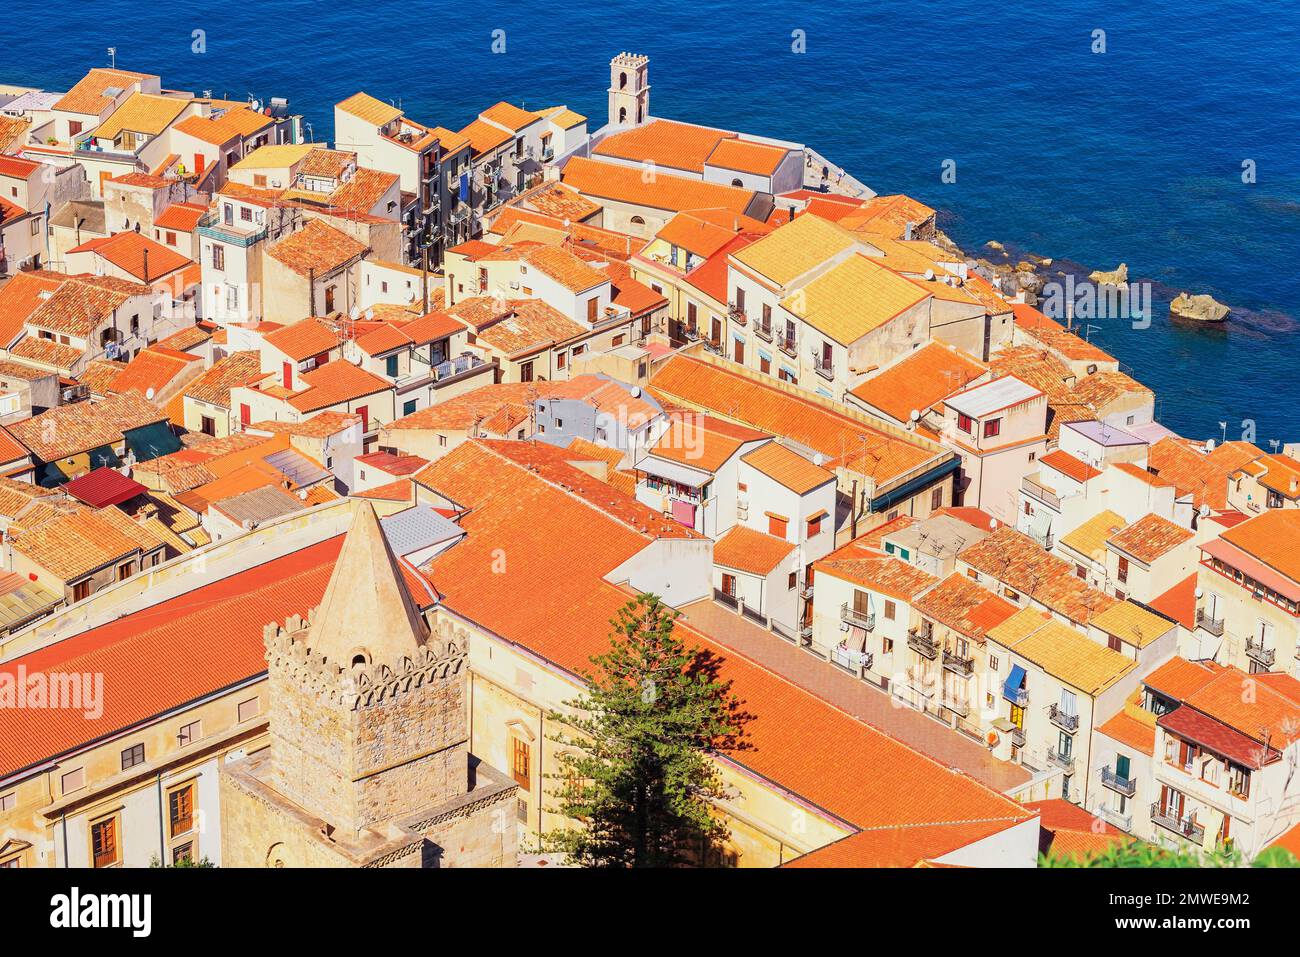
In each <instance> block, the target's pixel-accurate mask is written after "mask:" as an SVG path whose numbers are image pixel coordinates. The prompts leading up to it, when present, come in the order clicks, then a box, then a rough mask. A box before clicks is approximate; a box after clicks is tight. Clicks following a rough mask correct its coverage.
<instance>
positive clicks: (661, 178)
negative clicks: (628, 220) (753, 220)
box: [564, 156, 754, 213]
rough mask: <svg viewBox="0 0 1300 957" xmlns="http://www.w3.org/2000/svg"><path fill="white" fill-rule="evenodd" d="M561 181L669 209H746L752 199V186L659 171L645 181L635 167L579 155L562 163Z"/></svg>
mask: <svg viewBox="0 0 1300 957" xmlns="http://www.w3.org/2000/svg"><path fill="white" fill-rule="evenodd" d="M564 183H565V184H566V185H568V186H571V187H573V188H574V189H576V190H578V192H580V193H582V194H584V195H586V196H595V197H597V198H599V199H608V200H613V201H615V202H621V203H629V204H631V205H634V206H648V207H651V208H653V209H662V210H667V211H670V212H681V211H682V210H684V209H713V208H719V209H726V210H728V211H729V212H733V213H745V212H748V210H749V207H750V204H751V203H753V201H754V193H753V192H752V191H751V190H747V189H740V188H738V187H735V186H722V185H721V184H718V183H705V182H703V181H701V180H697V179H687V178H686V177H684V176H673V175H672V174H670V173H662V172H660V173H656V174H655V176H654V178H653V179H652V180H650V181H649V182H646V180H645V178H644V177H643V176H642V171H641V170H639V169H637V168H635V167H631V166H620V165H618V164H616V163H603V162H601V161H600V160H593V159H587V158H586V157H582V156H575V157H574V158H573V159H571V160H569V162H568V163H566V164H565V166H564Z"/></svg>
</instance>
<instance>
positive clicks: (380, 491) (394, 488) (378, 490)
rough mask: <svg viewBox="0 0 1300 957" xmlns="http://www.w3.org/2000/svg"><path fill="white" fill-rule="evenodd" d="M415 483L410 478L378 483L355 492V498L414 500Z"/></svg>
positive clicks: (397, 500)
mask: <svg viewBox="0 0 1300 957" xmlns="http://www.w3.org/2000/svg"><path fill="white" fill-rule="evenodd" d="M414 493H415V483H414V482H412V481H411V480H410V479H409V478H404V479H398V480H397V481H396V482H389V483H388V484H387V485H377V486H375V487H374V488H369V489H366V490H365V491H364V492H355V493H353V495H354V497H355V498H370V499H383V500H384V501H387V502H413V501H414V500H415V496H414Z"/></svg>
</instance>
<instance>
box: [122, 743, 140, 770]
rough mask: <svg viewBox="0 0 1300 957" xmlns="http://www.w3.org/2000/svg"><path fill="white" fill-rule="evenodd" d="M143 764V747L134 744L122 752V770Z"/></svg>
mask: <svg viewBox="0 0 1300 957" xmlns="http://www.w3.org/2000/svg"><path fill="white" fill-rule="evenodd" d="M137 764H144V745H143V744H135V745H132V746H131V747H129V748H127V749H126V750H125V751H123V752H122V770H123V771H125V770H126V769H127V768H133V767H135V766H136V765H137Z"/></svg>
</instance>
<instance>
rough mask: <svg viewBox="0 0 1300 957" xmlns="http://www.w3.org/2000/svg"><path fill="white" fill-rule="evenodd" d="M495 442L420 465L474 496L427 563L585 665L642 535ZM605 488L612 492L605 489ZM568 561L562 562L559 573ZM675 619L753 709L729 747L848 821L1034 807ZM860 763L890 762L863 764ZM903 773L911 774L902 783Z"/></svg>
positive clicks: (877, 824)
mask: <svg viewBox="0 0 1300 957" xmlns="http://www.w3.org/2000/svg"><path fill="white" fill-rule="evenodd" d="M491 445H492V448H488V447H487V446H486V445H485V444H484V443H479V442H469V443H465V444H463V445H461V446H459V447H458V448H456V449H454V450H453V451H452V452H450V453H449V454H448V455H446V456H445V457H443V458H442V459H440V460H439V461H437V462H435V463H433V464H432V465H430V466H429V468H428V469H426V470H425V472H424V473H422V481H424V480H426V479H427V480H428V482H429V484H430V485H431V486H432V487H434V488H436V489H437V490H438V491H439V492H440V493H442V494H443V495H445V496H446V497H447V498H449V499H450V500H452V501H454V502H456V503H457V504H458V505H460V506H462V507H464V508H466V509H468V512H467V513H466V514H465V515H464V517H463V518H462V519H461V522H460V525H461V527H462V528H463V529H464V530H465V531H466V533H467V535H466V537H465V539H464V540H462V541H461V542H460V543H459V544H457V545H456V546H455V547H454V548H450V549H448V550H447V551H445V552H443V553H442V554H440V555H439V556H437V557H436V558H435V559H433V560H432V561H431V562H430V563H429V565H428V566H427V569H428V573H429V576H430V578H431V579H432V581H433V582H434V584H435V586H436V587H437V588H438V590H439V592H440V593H441V594H442V595H443V600H444V603H445V604H446V605H447V606H448V607H449V608H450V609H451V610H452V611H453V612H454V613H455V614H457V615H459V616H461V617H464V618H466V619H469V620H470V621H473V622H476V623H478V624H479V625H480V626H482V627H483V628H486V629H488V630H490V631H491V632H492V633H494V634H495V635H497V636H499V638H500V640H502V641H504V642H508V643H513V644H517V645H519V646H521V647H523V648H525V649H527V650H528V651H529V652H530V653H531V654H533V655H536V656H539V657H541V658H543V659H545V660H547V661H549V662H552V663H553V664H555V665H556V666H558V667H559V668H562V669H565V670H567V671H570V672H577V671H580V670H582V669H585V668H587V667H589V658H590V656H591V655H593V654H597V653H600V652H603V651H605V650H607V649H608V647H609V636H608V631H609V626H608V624H607V623H608V621H609V619H610V618H611V617H613V615H614V614H615V612H616V611H617V609H618V608H620V607H621V606H623V605H624V604H625V603H626V602H627V600H628V597H629V596H628V594H627V593H626V592H625V591H623V590H621V589H619V588H616V587H614V586H613V585H610V584H608V583H607V582H605V581H603V580H602V578H603V576H605V575H608V574H609V573H610V572H611V571H613V570H614V569H615V568H618V567H620V566H622V565H624V564H625V563H626V562H627V561H628V560H629V559H630V558H631V557H632V556H634V555H636V554H638V553H639V552H640V551H641V550H642V549H643V548H644V547H645V544H646V538H645V537H644V536H643V535H641V534H639V533H637V532H636V531H634V530H633V529H632V528H630V527H628V526H627V525H626V524H624V523H622V522H619V521H617V520H614V519H611V517H610V516H609V515H608V513H607V512H605V511H604V510H603V509H602V508H599V507H596V506H590V507H587V506H588V505H589V503H584V501H583V500H582V499H580V498H578V497H576V496H574V495H572V494H570V493H568V492H566V490H565V489H563V488H562V487H560V486H558V485H556V484H555V483H554V482H552V481H548V480H547V479H545V478H544V477H543V476H540V475H538V474H537V473H535V472H530V471H529V470H528V469H527V468H524V467H522V466H521V465H519V464H517V463H515V462H512V461H510V460H508V459H506V458H504V456H502V455H501V454H500V453H499V450H501V449H505V448H508V447H510V446H517V447H527V446H528V443H518V442H511V443H507V442H502V443H491ZM559 452H560V454H562V450H559ZM568 468H570V469H571V468H572V467H568ZM573 471H576V470H573ZM502 489H509V494H508V495H503V494H501V493H502ZM610 494H616V493H611V492H610V491H609V490H607V489H606V490H605V491H604V492H603V495H604V496H606V497H608V496H609V495H610ZM573 541H582V542H584V543H586V545H585V546H584V548H583V549H581V550H580V551H577V552H575V551H573V549H571V548H569V547H568V546H567V544H566V543H570V542H573ZM501 548H505V549H507V550H508V552H509V554H510V555H511V556H512V557H511V560H510V561H509V562H508V563H506V565H505V567H504V568H502V567H501V564H500V563H499V562H498V563H497V567H496V569H495V571H494V569H493V565H492V557H491V556H492V554H493V550H494V549H501ZM560 565H562V566H563V567H564V569H565V574H563V575H556V574H554V573H553V571H554V569H555V568H556V567H559V566H560ZM497 572H499V574H497ZM501 594H527V595H528V596H529V600H528V601H518V602H503V601H501V600H500V595H501ZM677 627H678V628H679V629H680V630H681V633H682V637H683V638H684V639H685V640H686V642H687V644H688V646H692V647H699V648H701V649H702V650H704V651H706V652H711V653H713V654H714V655H715V656H716V657H717V659H718V661H719V677H720V679H721V680H729V681H731V682H732V691H733V692H734V693H735V694H736V695H737V696H738V697H739V698H740V699H742V700H743V701H744V702H745V707H746V710H748V711H750V712H752V713H754V714H755V720H754V721H753V722H751V723H750V725H749V726H748V727H747V729H746V738H747V741H748V743H749V744H750V745H751V747H750V749H749V750H747V751H744V752H740V753H739V754H737V755H734V756H732V758H731V760H732V761H735V762H738V763H739V764H741V765H742V766H744V767H746V768H747V769H749V770H750V771H752V772H754V773H756V774H758V775H761V776H763V777H765V778H767V779H768V780H770V781H774V782H776V783H777V784H778V785H779V786H781V787H783V788H787V789H789V790H790V791H792V792H794V793H795V794H797V795H799V796H800V797H801V798H802V799H803V800H805V801H807V802H810V803H811V804H812V805H814V806H816V807H819V808H822V809H824V811H825V812H828V813H829V814H831V815H834V816H836V817H838V818H840V819H841V820H843V821H845V822H849V825H850V826H856V827H863V828H885V827H897V826H901V825H921V824H927V825H944V824H952V825H958V824H961V823H969V822H971V821H979V822H984V823H988V824H989V825H990V827H991V828H992V829H993V831H996V830H997V829H998V828H997V827H996V826H994V825H993V822H994V821H1002V822H1003V824H1002V827H1009V826H1011V825H1012V824H1014V823H1016V822H1017V821H1022V820H1028V819H1030V818H1031V817H1032V814H1031V813H1030V812H1028V811H1026V810H1025V809H1024V808H1022V807H1020V806H1019V805H1017V804H1015V803H1014V802H1012V801H1009V800H1008V799H1006V798H1005V797H1003V796H1002V795H999V794H996V793H994V792H992V791H990V790H988V789H986V788H985V787H983V786H982V785H979V784H978V783H976V782H975V781H973V780H972V779H971V778H969V777H968V776H966V775H965V774H962V773H959V772H956V771H953V770H950V769H949V768H947V767H944V766H942V765H940V764H939V763H938V762H936V761H934V760H932V759H930V758H928V757H926V756H925V755H922V754H920V753H918V752H916V751H913V750H911V749H910V748H908V747H907V746H905V745H903V744H901V743H899V742H897V741H895V740H893V739H891V738H889V737H887V736H886V735H884V734H882V733H880V732H879V731H876V730H875V729H873V728H871V727H869V726H867V725H865V724H863V723H862V722H860V721H858V720H856V719H854V718H852V717H851V716H849V715H848V714H846V713H845V712H843V711H841V710H839V709H837V708H835V707H833V706H831V705H830V704H828V703H827V702H825V701H823V700H822V699H820V698H818V697H816V696H815V695H813V694H811V693H810V692H808V691H806V690H804V689H803V688H800V687H798V686H797V685H795V684H793V683H792V682H790V681H789V680H788V679H786V678H784V677H782V676H781V675H778V674H776V673H774V672H771V671H769V670H767V669H765V668H763V667H761V666H759V665H757V664H756V663H754V662H753V661H751V660H749V659H747V658H745V657H743V656H742V655H739V654H737V653H736V652H734V651H732V650H730V649H728V648H725V647H723V646H721V645H719V644H717V643H716V642H714V641H713V640H712V639H710V638H709V637H708V636H707V635H705V634H703V633H701V632H699V631H698V630H696V629H694V628H692V627H691V626H690V625H689V624H687V623H684V622H681V621H679V622H678V625H677ZM863 767H888V768H890V769H891V773H890V774H888V775H866V776H864V775H863V774H862V773H861V769H862V768H863ZM899 780H906V781H908V782H909V787H907V788H899V787H898V786H897V782H898V781H899ZM962 843H964V842H962V841H959V842H958V846H960V845H961V844H962Z"/></svg>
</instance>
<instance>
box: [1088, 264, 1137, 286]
mask: <svg viewBox="0 0 1300 957" xmlns="http://www.w3.org/2000/svg"><path fill="white" fill-rule="evenodd" d="M1088 278H1089V279H1091V280H1092V281H1093V282H1095V283H1096V284H1097V285H1099V286H1127V285H1128V264H1127V263H1120V264H1119V268H1117V269H1112V270H1111V271H1110V272H1106V271H1104V270H1101V269H1098V270H1096V271H1095V272H1091V273H1089V274H1088Z"/></svg>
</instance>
